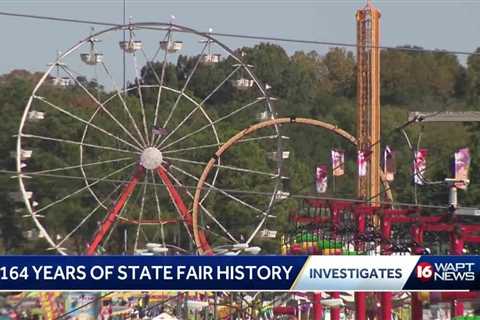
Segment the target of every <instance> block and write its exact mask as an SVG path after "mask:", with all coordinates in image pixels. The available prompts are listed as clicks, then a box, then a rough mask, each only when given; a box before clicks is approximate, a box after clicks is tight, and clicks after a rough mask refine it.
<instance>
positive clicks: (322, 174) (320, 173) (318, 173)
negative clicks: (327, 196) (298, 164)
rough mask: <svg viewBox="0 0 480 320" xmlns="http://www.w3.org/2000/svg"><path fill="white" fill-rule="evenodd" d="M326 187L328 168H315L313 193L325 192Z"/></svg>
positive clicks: (323, 166) (325, 166) (322, 165)
mask: <svg viewBox="0 0 480 320" xmlns="http://www.w3.org/2000/svg"><path fill="white" fill-rule="evenodd" d="M327 187H328V167H327V165H326V164H321V165H318V166H316V168H315V191H317V192H318V193H325V192H327Z"/></svg>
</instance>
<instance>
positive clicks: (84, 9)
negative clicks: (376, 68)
mask: <svg viewBox="0 0 480 320" xmlns="http://www.w3.org/2000/svg"><path fill="white" fill-rule="evenodd" d="M373 3H374V5H376V6H377V7H378V8H379V9H380V11H381V12H382V18H381V44H382V45H385V46H397V45H405V44H411V45H418V46H422V47H424V48H430V49H438V48H439V49H446V50H455V51H468V52H471V51H474V50H475V49H476V48H477V47H480V37H479V34H480V32H479V31H480V19H478V17H479V16H480V1H479V0H474V1H458V0H457V1H456V0H451V1H442V0H436V1H434V0H377V1H373ZM364 4H365V1H352V0H336V1H326V0H295V1H294V0H175V1H171V0H127V16H132V17H133V19H134V21H137V22H140V21H163V22H168V21H169V19H170V16H171V15H175V17H176V19H175V23H177V24H180V25H184V26H188V27H191V28H193V29H197V30H199V31H207V30H208V29H209V28H213V30H214V31H215V32H221V33H237V34H249V35H259V36H274V37H284V38H296V39H307V40H318V41H331V42H343V43H354V42H355V11H356V9H358V8H359V7H361V6H363V5H364ZM0 11H2V12H15V13H26V14H34V15H48V16H55V17H65V18H73V19H87V20H98V21H106V22H121V20H122V17H123V0H83V1H79V0H63V1H60V0H57V1H56V0H15V1H9V0H0ZM0 28H1V31H0V32H1V39H2V45H1V47H2V52H1V55H2V59H0V74H3V73H6V72H9V71H11V70H13V69H28V70H36V71H41V70H45V68H46V64H47V63H48V62H51V61H52V60H53V59H54V58H55V55H56V51H57V50H65V49H66V48H69V47H71V46H72V45H73V44H75V43H76V42H78V41H79V40H80V39H82V38H85V37H86V36H88V34H89V32H90V27H89V26H88V25H82V24H71V23H64V22H52V21H39V20H33V19H24V18H14V17H5V16H0ZM219 39H220V40H221V41H222V42H224V43H225V44H227V45H228V46H230V47H231V48H234V49H235V48H237V47H241V46H252V45H254V44H256V43H258V41H252V40H245V39H232V38H219ZM115 41H116V40H115ZM279 44H280V45H282V46H283V47H284V48H285V49H286V50H287V52H289V53H290V54H291V53H293V52H294V51H296V50H304V51H310V50H317V51H319V52H320V53H324V52H326V51H327V50H328V48H329V47H326V46H320V45H305V44H294V43H279ZM187 47H188V46H187ZM191 48H193V46H192V47H191ZM185 52H186V53H187V54H193V53H197V54H198V52H194V50H193V49H192V50H191V51H189V50H188V49H186V51H185ZM460 59H461V61H463V62H464V61H465V57H460ZM119 67H120V64H115V65H114V66H112V68H119Z"/></svg>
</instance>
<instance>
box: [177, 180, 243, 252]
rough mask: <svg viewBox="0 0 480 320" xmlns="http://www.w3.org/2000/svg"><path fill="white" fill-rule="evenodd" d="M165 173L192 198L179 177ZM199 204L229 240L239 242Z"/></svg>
mask: <svg viewBox="0 0 480 320" xmlns="http://www.w3.org/2000/svg"><path fill="white" fill-rule="evenodd" d="M167 174H168V175H169V176H170V177H171V178H172V180H174V181H175V183H176V184H177V185H179V186H180V187H181V188H183V189H185V193H186V194H187V195H188V196H189V198H191V199H192V200H193V194H192V193H191V192H190V191H188V188H187V187H186V186H185V185H184V184H183V183H182V182H181V181H180V180H179V179H177V178H176V177H175V176H174V175H173V174H172V173H171V172H170V171H167ZM199 205H200V208H201V209H202V210H203V211H204V212H205V213H206V214H207V216H208V217H210V218H211V219H212V221H213V222H215V224H216V225H218V227H219V228H220V229H221V230H222V231H223V232H225V234H226V235H227V237H228V238H230V240H231V241H233V243H239V241H238V240H237V239H235V237H234V236H233V235H232V234H231V233H230V232H229V231H228V230H227V229H226V228H225V226H223V225H222V224H221V223H220V221H218V219H216V218H215V217H214V216H213V214H212V213H211V212H210V211H209V210H208V209H207V208H206V207H205V206H203V204H202V203H201V202H200V203H199Z"/></svg>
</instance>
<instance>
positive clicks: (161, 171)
mask: <svg viewBox="0 0 480 320" xmlns="http://www.w3.org/2000/svg"><path fill="white" fill-rule="evenodd" d="M157 174H158V176H159V177H160V179H161V180H162V182H163V184H164V185H165V187H166V188H167V191H168V194H169V196H170V199H171V200H172V201H173V203H174V205H175V208H176V209H177V212H178V214H179V215H180V217H181V218H182V220H183V221H184V223H185V226H186V227H187V228H191V226H192V215H191V213H190V211H189V210H188V208H187V206H186V205H185V203H184V202H183V200H182V197H181V196H180V194H179V193H178V191H177V189H175V186H174V185H173V183H172V180H170V178H169V177H168V173H167V171H166V170H165V168H164V167H158V168H157ZM200 238H201V243H202V246H203V248H202V249H203V251H204V252H205V253H206V254H208V255H211V254H212V249H211V248H210V246H209V245H208V242H207V240H206V238H205V234H204V232H200Z"/></svg>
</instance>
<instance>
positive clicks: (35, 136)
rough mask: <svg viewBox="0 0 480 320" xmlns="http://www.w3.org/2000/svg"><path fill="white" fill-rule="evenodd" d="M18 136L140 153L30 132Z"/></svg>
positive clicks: (134, 152)
mask: <svg viewBox="0 0 480 320" xmlns="http://www.w3.org/2000/svg"><path fill="white" fill-rule="evenodd" d="M20 137H22V138H32V139H39V140H45V141H55V142H59V143H68V144H75V145H79V146H83V147H87V148H95V149H103V150H110V151H118V152H123V153H131V154H140V152H138V151H132V150H125V149H119V148H114V147H108V146H101V145H97V144H91V143H84V142H81V141H74V140H68V139H59V138H53V137H45V136H40V135H36V134H30V133H22V134H20Z"/></svg>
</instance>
